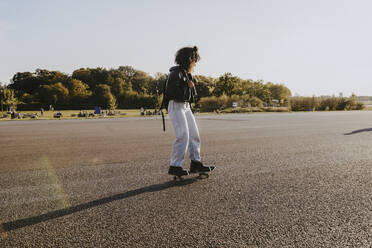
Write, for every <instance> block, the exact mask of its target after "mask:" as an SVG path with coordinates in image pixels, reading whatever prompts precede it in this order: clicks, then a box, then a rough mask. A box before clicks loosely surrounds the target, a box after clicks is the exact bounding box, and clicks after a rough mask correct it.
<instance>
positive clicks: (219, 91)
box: [213, 72, 239, 96]
mask: <svg viewBox="0 0 372 248" xmlns="http://www.w3.org/2000/svg"><path fill="white" fill-rule="evenodd" d="M238 83H239V78H238V77H235V76H233V75H232V74H231V73H229V72H227V73H225V74H223V75H222V76H220V77H219V78H218V79H217V81H216V84H215V88H214V90H213V95H215V96H221V95H223V94H225V95H227V96H231V95H232V94H233V93H234V87H235V86H236V85H237V84H238Z"/></svg>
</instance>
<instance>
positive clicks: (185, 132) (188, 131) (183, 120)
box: [168, 100, 200, 166]
mask: <svg viewBox="0 0 372 248" xmlns="http://www.w3.org/2000/svg"><path fill="white" fill-rule="evenodd" d="M168 115H169V117H170V119H171V122H172V126H173V129H174V132H175V134H176V140H175V141H174V143H173V146H172V154H171V161H170V165H171V166H182V162H183V161H184V159H185V154H186V151H187V148H188V149H189V157H190V160H195V161H200V136H199V130H198V127H197V125H196V122H195V118H194V115H193V113H192V112H191V109H190V104H189V103H188V102H175V101H173V100H171V101H169V106H168Z"/></svg>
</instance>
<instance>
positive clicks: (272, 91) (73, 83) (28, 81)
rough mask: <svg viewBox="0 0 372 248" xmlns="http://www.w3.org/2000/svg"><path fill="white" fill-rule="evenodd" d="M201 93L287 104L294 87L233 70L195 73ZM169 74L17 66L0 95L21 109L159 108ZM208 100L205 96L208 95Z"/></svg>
mask: <svg viewBox="0 0 372 248" xmlns="http://www.w3.org/2000/svg"><path fill="white" fill-rule="evenodd" d="M195 78H196V79H197V81H198V83H197V91H198V96H197V99H196V103H197V105H198V104H200V103H202V102H203V100H201V99H208V98H211V97H216V98H221V97H222V98H224V97H225V98H226V97H228V98H231V99H243V100H244V102H248V103H252V104H253V105H254V104H256V103H257V101H259V102H264V103H270V102H271V101H272V100H273V99H276V100H277V102H279V103H280V104H281V105H289V103H290V96H291V91H290V90H289V89H288V88H287V87H286V86H284V85H282V84H274V83H271V82H266V83H264V82H263V81H262V80H252V79H241V78H239V77H237V76H234V75H232V74H231V73H225V74H223V75H221V76H220V77H218V78H213V77H207V76H203V75H196V76H195ZM166 79H167V74H165V73H156V74H155V76H151V75H149V74H148V73H146V72H144V71H141V70H137V69H134V68H133V67H131V66H120V67H119V68H117V69H105V68H100V67H98V68H80V69H77V70H75V71H73V72H72V74H71V75H69V74H66V73H63V72H60V71H49V70H45V69H37V70H35V72H17V73H16V74H15V75H14V76H13V78H12V79H11V83H10V84H9V85H7V86H5V85H0V90H1V91H0V100H1V103H2V104H3V105H5V106H7V107H8V108H9V107H13V108H14V107H16V106H17V109H18V110H36V109H40V108H41V107H42V108H45V109H48V108H49V106H50V105H52V106H53V107H54V108H55V109H77V110H82V109H93V108H94V107H95V106H100V107H102V108H104V109H115V108H120V109H131V108H140V107H144V108H159V105H160V103H161V97H162V91H163V87H164V83H165V81H166ZM204 101H205V100H204Z"/></svg>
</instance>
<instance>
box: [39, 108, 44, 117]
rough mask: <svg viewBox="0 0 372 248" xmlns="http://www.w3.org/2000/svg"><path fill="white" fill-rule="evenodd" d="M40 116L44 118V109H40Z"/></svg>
mask: <svg viewBox="0 0 372 248" xmlns="http://www.w3.org/2000/svg"><path fill="white" fill-rule="evenodd" d="M40 115H41V116H44V109H43V108H41V109H40Z"/></svg>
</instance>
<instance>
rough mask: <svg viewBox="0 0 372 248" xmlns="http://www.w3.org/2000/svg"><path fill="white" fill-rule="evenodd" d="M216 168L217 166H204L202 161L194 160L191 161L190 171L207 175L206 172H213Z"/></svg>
mask: <svg viewBox="0 0 372 248" xmlns="http://www.w3.org/2000/svg"><path fill="white" fill-rule="evenodd" d="M214 168H216V167H215V166H204V165H203V163H202V162H200V161H194V160H192V161H191V163H190V173H199V175H201V174H203V175H205V174H206V172H211V171H212V170H214Z"/></svg>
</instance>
